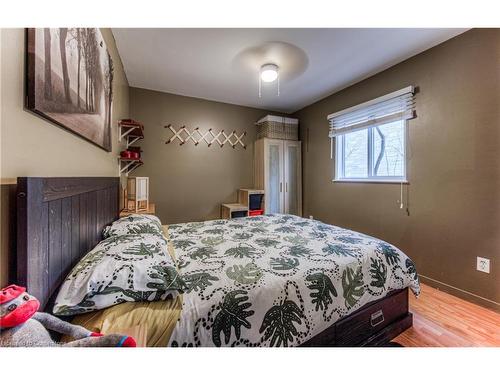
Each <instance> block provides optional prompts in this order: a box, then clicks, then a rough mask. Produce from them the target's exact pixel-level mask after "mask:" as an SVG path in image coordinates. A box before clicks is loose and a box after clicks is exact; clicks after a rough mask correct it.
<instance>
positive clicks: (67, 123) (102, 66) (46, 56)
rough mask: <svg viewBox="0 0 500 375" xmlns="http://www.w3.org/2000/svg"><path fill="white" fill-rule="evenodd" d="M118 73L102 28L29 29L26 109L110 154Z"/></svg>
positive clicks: (27, 31)
mask: <svg viewBox="0 0 500 375" xmlns="http://www.w3.org/2000/svg"><path fill="white" fill-rule="evenodd" d="M113 70H114V68H113V60H112V58H111V55H110V53H109V51H108V49H107V46H106V43H105V41H104V38H103V36H102V34H101V31H100V30H99V29H98V28H58V29H52V28H36V29H35V28H29V29H26V98H25V108H26V109H27V110H28V111H30V112H33V113H35V114H36V115H38V116H40V117H42V118H44V119H46V120H48V121H50V122H52V123H54V124H56V125H59V126H61V127H62V128H64V129H66V130H68V131H70V132H72V133H74V134H76V135H78V136H79V137H82V138H84V139H86V140H87V141H89V142H91V143H93V144H95V145H97V146H98V147H100V148H102V149H104V150H106V151H108V152H110V151H111V149H112V141H111V118H112V103H113V76H114V73H113Z"/></svg>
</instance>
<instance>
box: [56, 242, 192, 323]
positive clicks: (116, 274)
mask: <svg viewBox="0 0 500 375" xmlns="http://www.w3.org/2000/svg"><path fill="white" fill-rule="evenodd" d="M184 287H185V284H184V281H182V279H181V277H180V276H179V274H178V272H177V268H176V265H175V262H174V261H173V259H172V258H171V256H170V255H169V253H168V251H167V241H166V240H165V238H164V237H163V236H159V235H152V234H140V235H124V236H112V237H109V238H107V239H105V240H103V241H101V242H100V243H99V244H98V245H97V246H96V247H95V248H94V249H93V250H91V251H90V252H89V253H88V254H87V255H85V256H84V257H83V258H82V259H81V260H80V261H79V262H78V263H77V265H76V266H75V267H74V268H73V270H72V271H71V272H70V274H69V275H68V276H67V278H66V280H65V281H64V283H63V285H62V287H61V289H60V291H59V294H58V295H57V298H56V302H55V305H54V314H56V315H76V314H82V313H86V312H89V311H94V310H99V309H103V308H106V307H109V306H113V305H116V304H119V303H121V302H127V301H158V300H163V299H166V298H168V297H174V296H177V294H178V293H182V292H183V291H184Z"/></svg>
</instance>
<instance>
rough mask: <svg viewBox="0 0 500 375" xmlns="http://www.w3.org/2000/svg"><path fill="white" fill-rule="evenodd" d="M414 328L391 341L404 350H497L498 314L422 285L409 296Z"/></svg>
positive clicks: (499, 319)
mask: <svg viewBox="0 0 500 375" xmlns="http://www.w3.org/2000/svg"><path fill="white" fill-rule="evenodd" d="M410 311H411V312H412V313H413V327H412V328H410V329H409V330H407V331H405V332H404V333H402V334H401V335H399V336H398V337H397V338H396V339H394V341H396V342H398V343H400V344H401V345H404V346H418V347H422V346H433V347H435V346H446V347H454V346H500V314H499V313H496V312H494V311H492V310H489V309H486V308H484V307H481V306H478V305H475V304H473V303H470V302H467V301H465V300H463V299H460V298H457V297H455V296H452V295H450V294H448V293H444V292H441V291H439V290H437V289H434V288H432V287H430V286H428V285H425V284H422V293H421V295H420V297H419V298H418V299H416V298H414V296H412V295H410Z"/></svg>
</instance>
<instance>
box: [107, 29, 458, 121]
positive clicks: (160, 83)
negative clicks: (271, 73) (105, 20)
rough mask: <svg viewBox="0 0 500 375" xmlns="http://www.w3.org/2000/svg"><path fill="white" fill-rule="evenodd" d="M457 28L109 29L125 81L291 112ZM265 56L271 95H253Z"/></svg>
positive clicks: (449, 35)
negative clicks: (276, 69) (275, 75)
mask: <svg viewBox="0 0 500 375" xmlns="http://www.w3.org/2000/svg"><path fill="white" fill-rule="evenodd" d="M465 30H466V29H113V33H114V36H115V39H116V43H117V46H118V50H119V52H120V56H121V58H122V61H123V64H124V66H125V72H126V74H127V78H128V80H129V83H130V85H131V86H134V87H141V88H146V89H151V90H157V91H163V92H169V93H174V94H179V95H185V96H192V97H197V98H204V99H209V100H215V101H219V102H225V103H233V104H239V105H244V106H249V107H255V108H264V109H267V110H275V111H281V112H287V113H291V112H294V111H296V110H298V109H301V108H303V107H305V106H307V105H309V104H311V103H314V102H315V101H317V100H319V99H321V98H324V97H326V96H328V95H330V94H332V93H334V92H337V91H339V90H341V89H343V88H345V87H347V86H350V85H352V84H354V83H356V82H359V81H360V80H362V79H364V78H367V77H369V76H371V75H373V74H375V73H378V72H380V71H382V70H384V69H386V68H388V67H390V66H393V65H395V64H397V63H399V62H401V61H403V60H406V59H407V58H409V57H411V56H414V55H416V54H418V53H420V52H422V51H424V50H426V49H428V48H431V47H433V46H435V45H437V44H439V43H442V42H443V41H445V40H447V39H450V38H452V37H454V36H456V35H458V34H460V33H462V32H464V31H465ZM276 42H284V43H276ZM276 45H278V48H275V47H276ZM280 45H281V46H282V47H283V48H281V49H280V48H279V46H280ZM273 51H274V52H273ZM259 53H260V55H259ZM264 56H265V57H264ZM267 60H279V61H267ZM265 62H271V63H277V64H278V65H280V72H281V82H280V91H281V92H280V96H279V97H278V96H277V95H276V91H275V90H276V86H275V84H269V87H267V86H266V87H264V90H263V95H262V98H259V96H258V71H259V68H260V64H261V63H265ZM253 65H255V66H253Z"/></svg>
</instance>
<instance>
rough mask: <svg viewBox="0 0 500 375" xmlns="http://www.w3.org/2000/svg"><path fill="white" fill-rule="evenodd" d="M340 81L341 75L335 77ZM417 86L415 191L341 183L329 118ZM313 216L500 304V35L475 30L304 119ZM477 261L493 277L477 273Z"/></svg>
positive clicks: (437, 280)
mask: <svg viewBox="0 0 500 375" xmlns="http://www.w3.org/2000/svg"><path fill="white" fill-rule="evenodd" d="M332 74H334V72H332ZM408 85H415V86H417V87H418V89H419V92H418V94H417V96H416V98H417V115H418V118H417V119H415V120H412V121H411V122H410V126H409V145H408V154H409V160H408V167H409V169H408V176H409V181H410V184H409V186H408V187H407V190H406V189H405V195H406V198H405V200H406V199H408V202H409V210H410V216H407V214H406V212H405V210H400V209H399V205H398V203H397V200H398V199H399V194H400V186H399V185H390V184H373V183H372V184H369V183H333V182H332V178H333V169H334V161H333V160H330V141H329V138H328V122H327V120H326V116H327V115H328V114H329V113H332V112H335V111H338V110H340V109H344V108H347V107H350V106H352V105H355V104H358V103H361V102H364V101H367V100H370V99H373V98H376V97H378V96H380V95H383V94H386V93H389V92H392V91H395V90H397V89H400V88H403V87H405V86H408ZM294 115H295V116H298V117H299V119H300V123H301V139H302V140H303V141H304V150H303V175H304V176H303V180H304V189H303V191H304V215H314V216H315V218H318V219H320V220H323V221H326V222H328V223H332V224H335V225H339V226H342V227H347V228H351V229H354V230H357V231H360V232H364V233H368V234H371V235H373V236H376V237H379V238H382V239H384V240H386V241H389V242H391V243H393V244H395V245H397V246H398V247H400V248H401V249H402V250H404V251H405V252H406V253H407V254H408V255H409V256H410V257H412V258H413V259H414V261H415V262H416V264H417V268H418V271H419V273H420V274H421V275H422V276H425V278H423V280H424V281H426V282H428V283H430V284H432V285H434V286H439V287H441V288H442V289H445V290H447V291H449V292H452V293H455V294H457V295H459V296H461V297H464V298H467V299H470V300H473V301H475V302H479V303H483V304H485V305H487V306H490V307H493V308H495V309H498V308H499V306H500V217H499V213H500V30H499V29H496V30H488V29H475V30H471V31H469V32H466V33H464V34H462V35H460V36H458V37H456V38H454V39H451V40H449V41H447V42H445V43H443V44H441V45H439V46H436V47H434V48H432V49H430V50H428V51H425V52H423V53H421V54H419V55H417V56H415V57H413V58H411V59H409V60H406V61H404V62H402V63H400V64H398V65H396V66H394V67H392V68H390V69H388V70H386V71H384V72H382V73H379V74H377V75H375V76H373V77H371V78H368V79H366V80H364V81H362V82H360V83H358V84H356V85H353V86H351V87H349V88H347V89H345V90H343V91H341V92H339V93H336V94H334V95H331V96H329V97H327V98H325V99H323V100H321V101H319V102H317V103H314V104H312V105H310V106H308V107H306V108H304V109H302V110H300V111H299V112H298V113H295V114H294ZM476 256H482V257H487V258H490V259H491V273H490V274H485V273H481V272H478V271H476V270H475V267H476Z"/></svg>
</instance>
